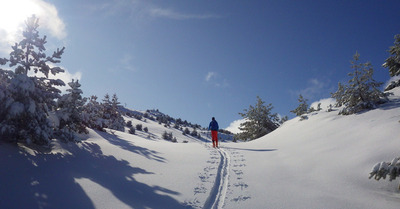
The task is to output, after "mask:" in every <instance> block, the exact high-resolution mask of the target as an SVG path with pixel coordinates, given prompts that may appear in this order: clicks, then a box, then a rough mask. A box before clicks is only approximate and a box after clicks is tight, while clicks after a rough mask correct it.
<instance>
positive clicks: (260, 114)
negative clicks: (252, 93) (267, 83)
mask: <svg viewBox="0 0 400 209" xmlns="http://www.w3.org/2000/svg"><path fill="white" fill-rule="evenodd" d="M264 103H265V102H264V101H262V100H261V98H260V97H259V96H257V104H256V105H255V106H254V107H253V106H252V105H250V107H249V109H244V113H239V115H241V116H242V117H243V118H244V119H246V121H245V122H244V123H241V124H240V127H239V130H241V131H242V132H241V133H238V134H236V135H235V139H241V140H254V139H257V138H260V137H262V136H264V135H266V134H268V133H270V132H272V131H274V130H275V129H277V128H278V127H279V126H280V125H281V124H280V120H279V117H278V114H276V113H274V114H272V113H271V110H272V109H273V106H272V104H269V105H267V106H265V105H264Z"/></svg>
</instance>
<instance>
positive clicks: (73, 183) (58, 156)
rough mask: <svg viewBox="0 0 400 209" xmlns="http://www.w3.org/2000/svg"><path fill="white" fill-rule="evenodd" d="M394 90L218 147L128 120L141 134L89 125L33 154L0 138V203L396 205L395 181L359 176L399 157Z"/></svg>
mask: <svg viewBox="0 0 400 209" xmlns="http://www.w3.org/2000/svg"><path fill="white" fill-rule="evenodd" d="M395 93H396V94H395V96H392V97H391V102H390V103H388V104H385V105H383V106H381V107H380V108H378V109H376V110H372V111H368V112H364V113H362V114H358V115H350V116H338V115H337V110H336V111H333V112H325V111H320V112H318V113H314V114H313V115H309V119H308V120H304V121H299V118H294V119H292V120H290V121H288V122H286V123H285V124H284V125H283V126H282V127H280V128H279V129H277V130H275V131H274V132H272V133H270V134H268V135H267V136H264V137H262V138H260V139H257V140H255V141H252V142H248V143H232V142H224V143H221V148H219V149H213V148H211V147H210V143H207V142H206V141H208V140H209V139H205V138H207V134H206V133H204V134H203V135H202V136H203V139H200V140H199V139H196V138H193V137H187V136H183V135H182V134H181V132H179V131H178V130H176V129H173V128H167V127H164V126H162V125H159V124H158V123H157V122H154V121H150V120H146V121H143V120H141V121H139V120H136V119H132V118H125V119H126V120H133V121H132V123H133V125H134V126H135V125H136V124H138V123H142V125H143V127H148V129H149V132H150V134H149V133H145V132H138V131H137V132H136V135H131V134H128V133H127V132H118V131H115V132H108V133H104V132H98V131H93V130H90V133H89V134H88V135H87V136H85V138H86V139H85V140H83V141H82V142H81V143H79V144H73V143H69V144H64V143H59V142H57V141H55V142H54V143H53V144H52V146H53V149H52V151H48V150H41V151H40V152H39V151H32V150H31V149H29V148H26V147H17V146H14V145H10V144H4V143H1V144H0V166H1V170H0V181H1V184H0V208H203V207H204V208H377V209H378V208H389V209H390V208H400V193H399V191H398V190H397V187H398V183H399V181H398V180H396V181H394V182H388V181H385V180H381V181H380V182H376V181H375V180H370V179H368V174H369V172H370V170H371V168H372V166H373V165H374V164H375V163H377V162H379V161H390V160H391V159H392V158H394V157H398V156H400V123H399V122H398V121H399V120H400V88H397V89H395ZM164 131H167V132H172V133H173V136H175V137H176V138H177V140H178V143H171V142H167V141H164V140H162V139H161V134H162V133H163V132H164ZM149 135H150V137H149ZM185 140H186V141H188V143H182V142H183V141H185Z"/></svg>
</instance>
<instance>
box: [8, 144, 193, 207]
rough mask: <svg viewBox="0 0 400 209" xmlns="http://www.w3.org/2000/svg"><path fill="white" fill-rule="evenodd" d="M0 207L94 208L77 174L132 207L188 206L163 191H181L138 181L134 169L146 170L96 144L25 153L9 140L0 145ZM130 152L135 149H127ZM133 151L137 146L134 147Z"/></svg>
mask: <svg viewBox="0 0 400 209" xmlns="http://www.w3.org/2000/svg"><path fill="white" fill-rule="evenodd" d="M108 140H112V142H113V143H116V144H118V145H119V146H121V147H124V148H126V149H136V151H137V152H139V153H141V154H144V155H145V156H148V157H149V158H155V159H156V160H160V159H161V160H162V158H160V157H155V156H154V155H155V153H154V152H153V151H151V150H147V149H143V148H142V149H140V148H138V147H135V146H133V145H130V144H129V143H127V142H124V141H122V140H121V142H117V140H116V138H113V137H108ZM0 145H1V146H0V165H1V170H0V181H1V186H0V196H1V198H0V208H87V209H90V208H95V206H94V203H93V202H92V200H91V199H90V198H89V196H88V195H87V194H86V193H85V191H84V190H83V189H82V187H81V186H80V185H79V184H78V183H77V182H76V181H75V179H80V178H87V179H89V180H91V181H92V182H95V183H97V184H99V185H100V186H101V187H103V188H105V189H107V190H108V191H110V192H111V193H112V194H113V195H114V196H115V197H116V198H117V199H119V200H120V201H121V202H123V203H125V204H126V205H128V206H130V207H132V208H139V209H140V208H187V207H185V206H184V205H182V204H181V203H179V202H178V201H177V200H175V199H173V198H172V197H170V196H168V195H162V194H159V192H163V193H166V194H175V195H179V193H178V192H175V191H171V190H169V189H166V188H162V187H158V186H154V187H153V186H150V185H146V184H143V183H140V182H137V181H136V180H135V178H134V175H135V174H147V175H152V174H153V173H151V172H148V171H146V170H144V169H141V168H137V167H132V166H130V165H129V163H128V162H127V161H125V160H118V159H116V158H115V157H114V156H106V155H104V154H103V153H102V151H101V149H100V147H99V146H98V145H97V144H94V143H88V142H82V143H80V144H79V145H77V144H72V143H70V144H68V150H69V151H70V153H71V154H51V153H45V152H36V154H35V155H32V154H29V153H27V152H26V151H25V150H24V149H22V148H20V147H17V146H15V145H10V144H0ZM131 151H134V150H131ZM134 152H135V151H134Z"/></svg>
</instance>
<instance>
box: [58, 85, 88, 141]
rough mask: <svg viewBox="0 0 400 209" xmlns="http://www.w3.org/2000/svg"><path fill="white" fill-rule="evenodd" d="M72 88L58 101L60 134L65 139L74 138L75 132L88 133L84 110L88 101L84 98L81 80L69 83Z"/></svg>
mask: <svg viewBox="0 0 400 209" xmlns="http://www.w3.org/2000/svg"><path fill="white" fill-rule="evenodd" d="M68 85H69V87H70V89H67V92H68V93H67V94H64V95H63V96H62V97H61V98H60V99H58V101H57V106H58V109H57V116H58V118H59V121H60V123H59V135H60V137H61V138H62V139H65V140H74V139H75V133H87V130H86V126H85V125H84V123H83V117H82V111H83V106H84V105H85V103H86V99H83V98H82V96H81V94H82V93H83V92H82V90H81V89H80V87H81V84H80V83H79V81H78V80H77V81H74V79H72V81H71V82H69V83H68Z"/></svg>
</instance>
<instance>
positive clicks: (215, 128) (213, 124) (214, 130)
mask: <svg viewBox="0 0 400 209" xmlns="http://www.w3.org/2000/svg"><path fill="white" fill-rule="evenodd" d="M208 130H211V139H212V143H213V147H218V130H219V127H218V122H217V121H216V120H215V118H214V117H212V120H211V122H210V125H209V126H208Z"/></svg>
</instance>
